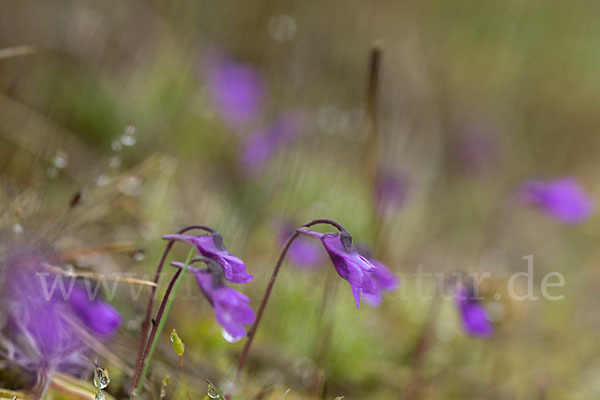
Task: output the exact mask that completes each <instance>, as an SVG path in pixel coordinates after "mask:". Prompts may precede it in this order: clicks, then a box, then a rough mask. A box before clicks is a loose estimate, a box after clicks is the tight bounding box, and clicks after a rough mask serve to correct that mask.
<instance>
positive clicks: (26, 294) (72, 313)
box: [2, 250, 121, 367]
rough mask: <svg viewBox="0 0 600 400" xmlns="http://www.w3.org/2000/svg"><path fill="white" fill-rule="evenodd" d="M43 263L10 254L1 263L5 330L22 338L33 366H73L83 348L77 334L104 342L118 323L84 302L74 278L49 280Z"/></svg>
mask: <svg viewBox="0 0 600 400" xmlns="http://www.w3.org/2000/svg"><path fill="white" fill-rule="evenodd" d="M46 262H47V258H45V257H44V256H41V255H36V254H35V252H32V251H28V250H25V251H15V252H14V254H12V255H9V256H8V257H7V258H6V259H4V260H3V263H2V264H3V270H2V272H3V273H4V274H5V276H6V281H5V282H4V290H3V295H4V296H3V299H2V301H3V307H5V308H4V309H5V310H6V312H7V315H8V320H9V321H10V324H11V326H14V328H15V329H16V332H19V333H20V334H21V335H24V336H25V337H26V338H28V339H27V340H25V341H22V343H28V344H30V345H32V346H33V347H34V348H35V352H36V353H37V354H38V356H39V361H43V363H45V364H46V365H52V366H56V367H61V366H66V365H77V364H78V363H79V358H80V357H79V355H81V353H83V352H84V351H85V350H87V346H85V344H84V343H83V342H82V341H80V340H79V336H80V332H81V330H87V331H88V332H89V333H90V334H92V335H94V336H97V337H101V338H106V337H108V336H110V335H112V334H113V333H114V332H115V330H116V329H117V327H118V326H119V324H120V321H121V317H120V316H119V314H118V312H117V311H116V310H114V309H113V308H112V307H111V306H110V305H108V304H107V303H104V302H103V301H100V300H95V301H89V300H88V298H87V293H85V290H84V289H82V288H81V286H78V285H77V284H76V282H75V280H74V278H66V277H64V276H61V275H55V274H51V273H49V272H47V271H46V269H45V268H44V264H45V263H46Z"/></svg>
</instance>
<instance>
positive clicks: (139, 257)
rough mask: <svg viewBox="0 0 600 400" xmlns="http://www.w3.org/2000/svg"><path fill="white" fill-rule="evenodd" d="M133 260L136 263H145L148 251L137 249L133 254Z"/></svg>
mask: <svg viewBox="0 0 600 400" xmlns="http://www.w3.org/2000/svg"><path fill="white" fill-rule="evenodd" d="M132 258H133V259H134V260H135V261H144V260H145V259H146V251H145V250H144V249H137V250H135V251H134V252H133V254H132Z"/></svg>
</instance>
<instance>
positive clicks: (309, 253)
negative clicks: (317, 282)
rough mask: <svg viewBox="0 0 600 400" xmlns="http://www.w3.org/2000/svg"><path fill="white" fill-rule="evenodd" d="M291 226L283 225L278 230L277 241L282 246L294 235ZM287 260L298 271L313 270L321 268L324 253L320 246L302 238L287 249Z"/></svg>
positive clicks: (297, 239)
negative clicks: (298, 269)
mask: <svg viewBox="0 0 600 400" xmlns="http://www.w3.org/2000/svg"><path fill="white" fill-rule="evenodd" d="M294 230H295V229H294V227H293V225H291V224H289V223H284V224H283V225H282V227H281V228H280V230H279V232H280V233H279V240H280V242H281V244H282V245H283V244H284V243H285V242H286V241H287V240H288V238H289V237H290V236H291V235H292V234H293V233H294ZM287 255H288V258H289V259H290V261H291V262H292V264H293V265H294V266H296V267H298V268H300V269H314V268H320V267H322V266H323V264H324V261H325V253H324V252H323V249H322V248H321V246H320V245H319V244H317V243H315V242H313V241H312V240H310V239H309V238H306V237H304V236H299V237H297V238H296V239H295V240H294V241H293V242H292V244H291V246H290V248H289V249H288V253H287Z"/></svg>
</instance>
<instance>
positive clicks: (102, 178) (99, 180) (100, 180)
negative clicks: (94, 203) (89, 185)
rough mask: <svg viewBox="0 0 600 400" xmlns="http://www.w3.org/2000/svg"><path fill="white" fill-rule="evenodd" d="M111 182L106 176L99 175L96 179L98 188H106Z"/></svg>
mask: <svg viewBox="0 0 600 400" xmlns="http://www.w3.org/2000/svg"><path fill="white" fill-rule="evenodd" d="M109 182H110V178H109V177H108V176H106V175H99V176H98V178H96V186H104V185H106V184H108V183H109Z"/></svg>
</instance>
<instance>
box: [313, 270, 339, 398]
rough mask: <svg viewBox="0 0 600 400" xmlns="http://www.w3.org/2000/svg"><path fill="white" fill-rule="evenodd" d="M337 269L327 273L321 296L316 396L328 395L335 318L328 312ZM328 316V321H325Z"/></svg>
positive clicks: (332, 302) (317, 342) (316, 345)
mask: <svg viewBox="0 0 600 400" xmlns="http://www.w3.org/2000/svg"><path fill="white" fill-rule="evenodd" d="M334 279H335V270H333V269H330V270H329V272H328V273H327V278H326V281H325V285H324V286H323V294H322V296H321V304H320V308H319V316H318V319H317V329H316V330H315V331H316V336H315V345H314V348H315V349H316V353H315V356H314V357H315V364H316V366H317V372H318V375H317V383H316V385H315V396H318V397H320V398H322V399H324V398H325V396H326V385H325V382H326V380H327V371H326V368H325V361H326V360H327V353H328V352H329V345H330V344H331V337H332V332H333V322H334V319H333V318H331V317H327V312H328V311H329V308H330V307H331V306H332V305H335V303H334V300H335V295H336V293H337V285H334V282H333V281H334ZM325 318H327V321H325Z"/></svg>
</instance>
